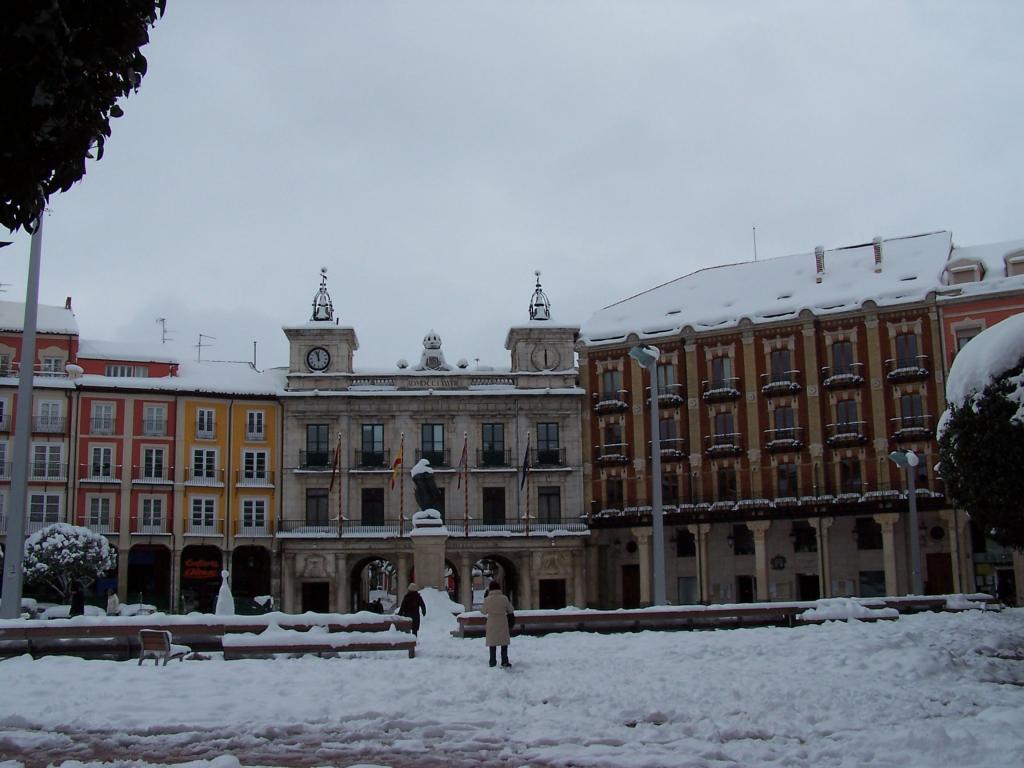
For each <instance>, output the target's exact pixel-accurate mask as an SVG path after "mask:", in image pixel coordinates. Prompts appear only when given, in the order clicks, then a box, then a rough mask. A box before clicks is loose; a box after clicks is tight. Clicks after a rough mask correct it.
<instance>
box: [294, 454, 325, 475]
mask: <svg viewBox="0 0 1024 768" xmlns="http://www.w3.org/2000/svg"><path fill="white" fill-rule="evenodd" d="M333 459H334V456H333V454H332V453H331V452H330V451H299V465H298V469H304V470H307V471H311V472H330V471H331V470H332V469H333V468H334V462H333Z"/></svg>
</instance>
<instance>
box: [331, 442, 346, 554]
mask: <svg viewBox="0 0 1024 768" xmlns="http://www.w3.org/2000/svg"><path fill="white" fill-rule="evenodd" d="M340 474H341V432H339V433H338V445H337V447H336V448H335V449H334V474H333V475H332V477H331V485H334V477H337V478H338V538H339V539H340V538H341V537H342V534H343V533H344V530H345V520H344V519H343V518H342V516H341V513H342V508H341V499H342V496H343V495H344V494H342V492H341V476H340Z"/></svg>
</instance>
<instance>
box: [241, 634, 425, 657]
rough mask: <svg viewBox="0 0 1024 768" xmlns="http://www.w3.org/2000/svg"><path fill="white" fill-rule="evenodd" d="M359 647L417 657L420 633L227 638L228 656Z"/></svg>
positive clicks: (320, 653)
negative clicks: (399, 652)
mask: <svg viewBox="0 0 1024 768" xmlns="http://www.w3.org/2000/svg"><path fill="white" fill-rule="evenodd" d="M359 651H406V652H408V654H409V658H410V659H414V658H416V637H415V636H413V635H407V634H406V633H400V631H398V630H396V631H395V632H392V633H391V634H390V635H389V636H388V637H387V638H386V639H382V636H381V634H380V633H373V632H345V633H338V634H335V635H331V634H328V633H325V632H293V633H281V632H277V633H274V634H272V635H256V634H253V635H230V636H226V637H225V638H224V659H225V660H233V659H246V658H269V657H271V656H273V655H275V654H278V653H281V654H289V655H293V656H304V655H306V654H316V655H317V656H323V655H324V654H336V653H356V652H359Z"/></svg>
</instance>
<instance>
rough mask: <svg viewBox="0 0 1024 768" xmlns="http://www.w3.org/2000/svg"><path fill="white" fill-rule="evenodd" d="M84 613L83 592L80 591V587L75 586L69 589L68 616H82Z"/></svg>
mask: <svg viewBox="0 0 1024 768" xmlns="http://www.w3.org/2000/svg"><path fill="white" fill-rule="evenodd" d="M84 613H85V593H84V592H82V588H81V587H77V586H76V587H75V588H74V589H72V590H71V610H70V611H68V615H69V616H82V615H83V614H84Z"/></svg>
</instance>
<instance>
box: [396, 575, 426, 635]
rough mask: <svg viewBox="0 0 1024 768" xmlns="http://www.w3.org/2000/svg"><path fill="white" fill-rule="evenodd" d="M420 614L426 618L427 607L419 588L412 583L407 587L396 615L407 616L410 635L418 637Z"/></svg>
mask: <svg viewBox="0 0 1024 768" xmlns="http://www.w3.org/2000/svg"><path fill="white" fill-rule="evenodd" d="M421 612H422V613H423V615H424V616H426V615H427V606H426V604H425V603H424V602H423V597H422V596H421V595H420V588H419V587H417V586H416V583H415V582H413V583H412V584H410V585H409V591H408V592H406V593H405V597H403V598H402V604H401V605H400V606H399V607H398V615H399V616H408V617H409V618H410V619H412V633H413V634H414V635H419V633H420V613H421Z"/></svg>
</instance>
